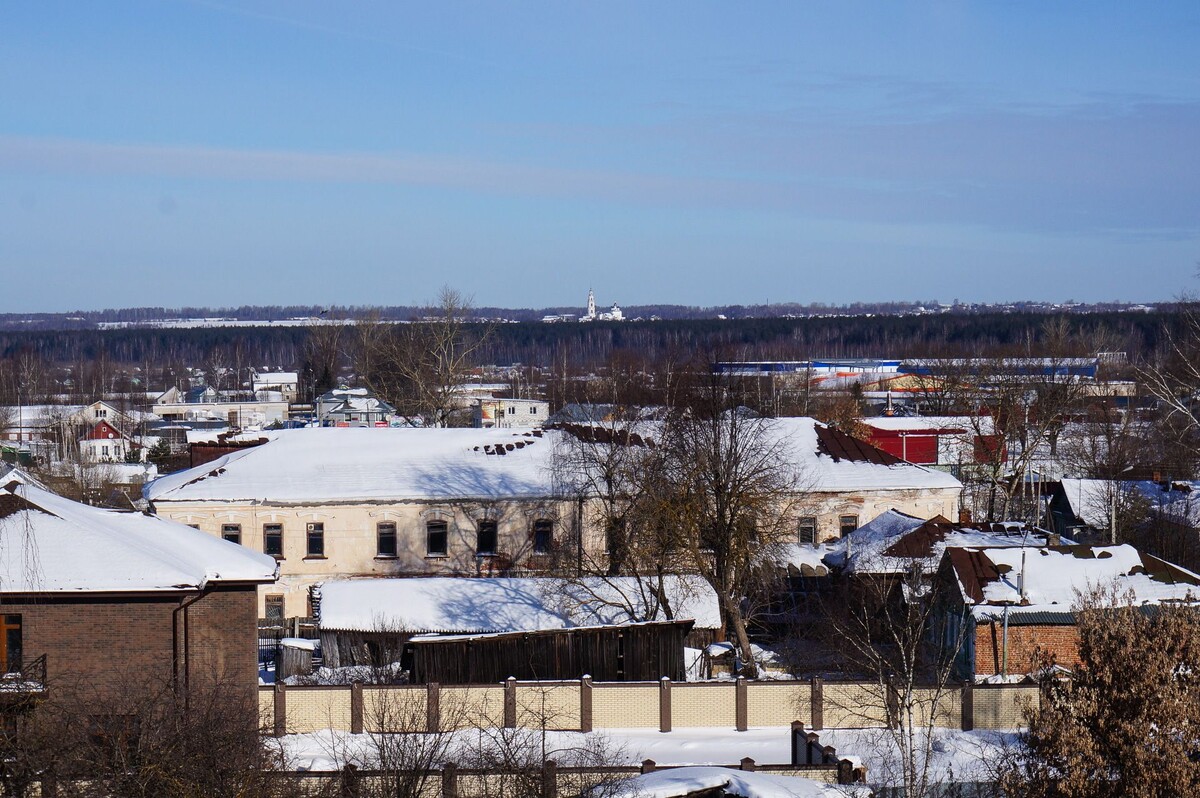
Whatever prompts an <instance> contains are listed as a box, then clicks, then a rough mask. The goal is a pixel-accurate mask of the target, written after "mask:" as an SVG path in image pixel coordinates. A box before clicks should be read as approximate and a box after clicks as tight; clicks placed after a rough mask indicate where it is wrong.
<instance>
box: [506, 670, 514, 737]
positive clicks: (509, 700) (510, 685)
mask: <svg viewBox="0 0 1200 798" xmlns="http://www.w3.org/2000/svg"><path fill="white" fill-rule="evenodd" d="M504 728H506V729H515V728H517V679H516V677H515V676H509V677H508V678H507V679H505V680H504Z"/></svg>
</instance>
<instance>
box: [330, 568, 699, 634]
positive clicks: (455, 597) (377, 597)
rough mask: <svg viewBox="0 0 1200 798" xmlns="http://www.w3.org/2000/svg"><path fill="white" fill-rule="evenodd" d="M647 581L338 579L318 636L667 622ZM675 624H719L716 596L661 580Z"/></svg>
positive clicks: (690, 580)
mask: <svg viewBox="0 0 1200 798" xmlns="http://www.w3.org/2000/svg"><path fill="white" fill-rule="evenodd" d="M653 584H654V582H653V580H651V579H643V580H640V581H639V580H638V579H637V578H635V577H607V578H606V577H585V578H582V579H576V580H565V579H557V578H550V577H544V578H539V577H531V578H475V577H414V578H407V579H405V578H394V579H339V580H333V581H328V582H325V583H323V584H322V585H321V588H320V595H321V600H320V625H321V628H322V629H337V630H344V631H363V632H368V631H398V632H399V631H403V632H416V633H445V634H468V633H488V632H536V631H540V630H545V629H568V628H572V627H580V626H605V625H611V624H627V623H633V622H637V621H648V620H649V621H662V620H668V619H667V617H666V613H664V612H663V611H662V610H661V608H659V609H658V611H657V612H656V613H654V614H653V615H652V614H651V612H650V609H651V607H653V606H654V602H653V600H652V599H651V598H650V596H651V595H652V594H651V593H650V592H649V591H650V589H651V587H652V586H653ZM664 587H665V589H666V593H667V597H668V601H669V603H670V605H671V610H672V615H673V616H674V618H675V619H676V620H694V621H695V622H696V627H697V628H701V629H716V628H719V627H720V625H721V615H720V609H719V606H718V604H717V595H716V593H714V592H713V589H712V588H711V587H709V585H708V583H706V582H705V581H704V580H702V579H700V578H698V577H684V576H668V577H666V578H665V583H664Z"/></svg>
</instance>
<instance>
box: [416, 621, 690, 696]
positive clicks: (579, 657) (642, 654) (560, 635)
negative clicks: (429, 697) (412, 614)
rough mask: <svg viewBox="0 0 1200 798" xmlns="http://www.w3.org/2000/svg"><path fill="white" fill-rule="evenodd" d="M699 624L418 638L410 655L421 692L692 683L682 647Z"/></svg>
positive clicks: (590, 627)
mask: <svg viewBox="0 0 1200 798" xmlns="http://www.w3.org/2000/svg"><path fill="white" fill-rule="evenodd" d="M691 630H692V621H652V622H648V623H635V624H627V625H624V626H587V627H577V628H574V629H548V630H545V631H540V632H506V633H502V634H488V635H450V636H430V637H416V638H413V639H412V640H410V641H409V643H408V645H407V651H406V652H405V659H406V661H408V662H410V663H411V665H410V674H411V676H410V680H411V681H412V682H414V683H417V684H424V683H428V682H437V683H439V684H480V683H494V682H499V681H503V680H505V679H507V678H509V677H514V678H517V679H521V680H536V679H578V678H579V677H581V676H584V675H590V676H592V677H593V678H594V679H596V680H598V681H602V682H625V681H656V680H658V679H660V678H662V677H664V676H665V677H667V678H669V679H673V680H676V681H683V680H684V679H685V678H686V668H685V664H684V657H683V643H684V640H685V639H686V638H687V635H688V633H689V632H690V631H691Z"/></svg>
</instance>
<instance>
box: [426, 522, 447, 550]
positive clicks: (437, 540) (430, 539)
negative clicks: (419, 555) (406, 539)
mask: <svg viewBox="0 0 1200 798" xmlns="http://www.w3.org/2000/svg"><path fill="white" fill-rule="evenodd" d="M446 533H447V527H446V522H445V521H430V522H428V523H427V524H425V554H426V555H428V556H430V557H445V556H446V543H447V537H448V535H447V534H446Z"/></svg>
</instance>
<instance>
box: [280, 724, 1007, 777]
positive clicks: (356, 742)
mask: <svg viewBox="0 0 1200 798" xmlns="http://www.w3.org/2000/svg"><path fill="white" fill-rule="evenodd" d="M935 733H936V735H937V737H936V739H935V740H934V751H933V759H932V762H931V766H932V768H933V770H934V771H935V773H936V774H937V777H936V778H937V779H938V780H955V781H986V780H988V779H987V772H988V770H987V765H986V763H987V760H988V759H989V758H991V757H994V756H995V755H996V754H998V753H999V751H1000V750H1001V747H1002V746H1003V745H1004V744H1005V743H1006V742H1008V741H1011V740H1012V738H1013V735H1012V734H1011V733H1003V732H984V731H977V732H962V731H956V730H950V729H939V730H937V731H936V732H935ZM492 734H493V732H489V731H487V730H483V731H481V730H478V729H470V730H464V731H460V732H456V733H455V739H454V740H453V742H452V743H451V745H450V752H451V753H450V754H448V756H447V759H450V760H453V759H455V756H454V753H453V752H454V751H463V752H467V751H478V750H479V748H480V747H481V746H484V745H489V744H492V742H491V741H492V740H493V738H492V737H491V736H490V735H492ZM525 734H527V735H530V736H531V739H530V742H532V743H534V744H535V745H536V749H534V750H539V751H540V750H545V751H546V752H547V757H548V758H552V759H555V760H557V761H558V762H559V763H560V764H564V765H566V764H569V763H570V762H571V761H572V759H573V756H574V752H579V751H584V750H586V751H590V752H595V751H597V750H602V751H603V752H604V756H605V761H606V763H607V764H613V765H617V764H638V763H641V762H642V761H643V760H646V759H652V760H654V761H655V762H656V763H657V764H660V765H730V764H734V763H737V762H739V761H740V760H741V759H742V758H744V757H750V758H752V759H754V761H755V762H759V763H762V764H787V763H788V762H790V761H791V734H790V730H789V729H788V728H787V727H783V726H772V727H761V728H752V729H749V730H747V731H744V732H736V731H731V730H730V729H728V728H724V727H722V728H716V727H705V728H694V729H679V730H676V731H671V732H665V733H664V732H660V731H657V730H655V729H605V730H604V731H597V732H592V733H590V734H583V733H580V732H546V737H545V739H544V740H542V739H541V735H540V733H538V732H525ZM819 734H820V736H821V743H822V744H823V745H832V746H834V747H835V748H836V749H837V752H838V756H840V757H844V758H847V759H851V760H853V761H855V762H856V763H862V764H865V765H866V766H867V773H868V780H869V781H871V782H873V783H874V782H877V781H886V780H888V779H887V776H888V774H894V773H895V772H896V770H897V756H896V752H895V749H894V747H893V745H892V744H891V743H890V737H889V735H888V733H887V731H886V730H883V729H825V730H822V731H820V732H819ZM281 743H282V745H283V749H284V753H285V755H286V757H287V761H288V763H289V764H290V766H291V767H293V768H296V769H301V770H336V769H338V768H339V767H341V765H342V764H344V763H346V762H355V763H358V764H362V765H367V766H369V763H370V762H371V760H372V755H371V752H372V751H373V750H374V749H373V745H372V740H371V737H370V735H366V734H358V735H354V734H348V733H344V732H334V731H328V730H326V731H319V732H314V733H311V734H295V735H289V736H286V737H283V738H282V739H281ZM543 745H544V746H545V748H544V749H543V748H542V746H543ZM459 761H462V760H459Z"/></svg>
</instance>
